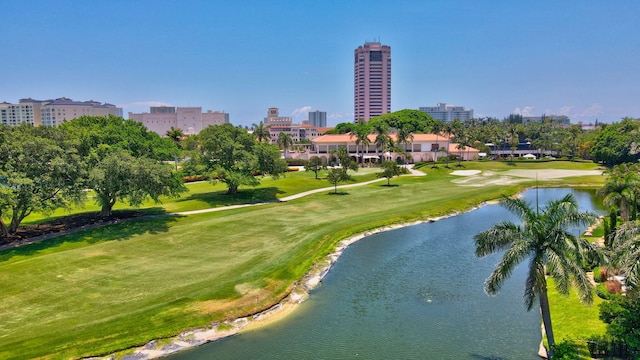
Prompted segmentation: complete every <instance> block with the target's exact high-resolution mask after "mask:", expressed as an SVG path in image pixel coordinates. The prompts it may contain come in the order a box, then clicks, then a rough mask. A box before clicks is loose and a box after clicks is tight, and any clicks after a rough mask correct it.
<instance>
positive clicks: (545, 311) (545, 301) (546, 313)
mask: <svg viewBox="0 0 640 360" xmlns="http://www.w3.org/2000/svg"><path fill="white" fill-rule="evenodd" d="M540 314H541V315H542V323H543V324H544V332H545V334H546V335H547V343H548V344H549V348H548V349H547V359H549V360H551V359H552V357H553V345H554V344H555V340H554V338H553V328H552V327H551V312H550V310H549V298H548V297H547V281H546V280H545V281H544V284H543V289H542V291H540Z"/></svg>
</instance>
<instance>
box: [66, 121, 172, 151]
mask: <svg viewBox="0 0 640 360" xmlns="http://www.w3.org/2000/svg"><path fill="white" fill-rule="evenodd" d="M60 127H61V128H62V129H63V130H64V132H65V134H67V136H68V138H69V139H70V141H72V142H74V143H75V145H76V147H77V149H78V154H79V155H80V156H81V157H87V156H91V154H92V152H94V151H95V149H97V148H98V146H99V145H108V146H109V147H110V148H113V149H122V150H125V151H127V152H128V153H129V154H131V155H132V156H134V157H141V156H142V157H147V158H151V159H156V160H174V156H175V155H176V154H177V153H178V150H179V149H178V147H177V145H176V144H175V143H174V142H173V140H171V139H169V138H168V137H165V138H163V137H160V135H158V134H156V133H154V132H152V131H149V130H148V129H147V128H146V127H145V126H144V125H142V123H140V122H137V121H135V120H125V119H123V118H121V117H117V116H112V115H109V116H106V117H105V116H81V117H79V118H76V119H72V120H69V121H65V122H64V123H62V124H61V125H60Z"/></svg>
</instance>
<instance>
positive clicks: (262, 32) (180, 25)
mask: <svg viewBox="0 0 640 360" xmlns="http://www.w3.org/2000/svg"><path fill="white" fill-rule="evenodd" d="M0 8H1V9H2V15H1V16H0V18H1V20H0V39H2V42H1V44H2V45H1V47H0V48H1V49H2V50H0V69H2V76H1V77H0V102H1V101H8V102H11V103H15V102H18V100H19V99H20V98H25V97H31V98H35V99H50V98H57V97H62V96H66V97H69V98H72V99H74V100H97V101H102V102H109V103H112V104H116V105H118V106H121V107H123V109H124V113H125V117H127V112H129V111H131V112H142V111H148V108H149V106H153V105H160V104H165V105H173V106H202V108H203V110H224V111H226V112H228V113H229V114H230V118H231V122H232V123H233V124H236V125H251V124H252V123H257V122H259V121H260V120H262V118H263V117H264V116H265V115H266V112H267V108H268V107H272V106H274V107H279V108H280V114H281V115H286V116H289V115H293V116H294V120H296V121H301V120H304V119H306V118H307V111H308V110H323V111H326V112H327V114H328V116H329V119H328V122H329V124H330V125H335V124H337V123H339V122H345V121H352V120H353V50H354V49H355V48H356V47H357V46H359V45H362V44H364V42H365V41H371V40H378V39H379V40H380V41H381V42H382V43H383V44H386V45H389V46H391V56H392V100H391V102H392V105H391V106H392V110H393V111H395V110H401V109H406V108H409V109H417V108H418V107H420V106H434V105H435V104H436V103H438V102H446V103H451V104H455V105H461V106H465V107H466V108H472V109H474V112H475V115H476V116H495V117H498V118H503V117H505V116H507V115H508V114H510V113H514V112H515V113H522V114H525V115H528V114H531V115H541V114H543V113H544V114H565V115H568V116H570V117H571V119H572V121H573V122H577V121H578V120H582V121H586V122H589V121H594V120H595V119H596V118H597V119H598V120H599V121H605V122H612V121H618V120H619V119H621V118H622V117H624V116H631V117H640V95H639V94H640V91H639V85H640V36H639V34H640V21H638V19H640V1H637V0H631V1H625V0H620V1H615V2H610V1H591V0H582V1H569V0H567V1H544V0H542V1H478V0H470V1H456V0H451V1H445V0H443V1H403V0H396V1H374V0H368V1H359V0H342V1H331V0H326V1H319V0H317V1H304V0H299V1H275V0H274V1H232V0H230V1H213V0H210V1H159V0H153V1H144V0H127V1H119V0H109V1H97V0H84V1H80V0H77V1H29V0H0Z"/></svg>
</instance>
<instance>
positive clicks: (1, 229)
mask: <svg viewBox="0 0 640 360" xmlns="http://www.w3.org/2000/svg"><path fill="white" fill-rule="evenodd" d="M7 235H9V229H7V225H5V223H4V221H2V219H0V236H7Z"/></svg>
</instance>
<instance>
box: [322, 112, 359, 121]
mask: <svg viewBox="0 0 640 360" xmlns="http://www.w3.org/2000/svg"><path fill="white" fill-rule="evenodd" d="M327 118H329V119H335V120H342V119H345V118H346V119H353V113H332V114H329V115H327Z"/></svg>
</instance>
